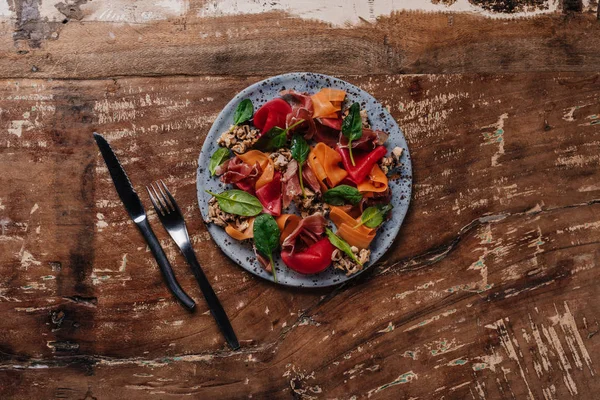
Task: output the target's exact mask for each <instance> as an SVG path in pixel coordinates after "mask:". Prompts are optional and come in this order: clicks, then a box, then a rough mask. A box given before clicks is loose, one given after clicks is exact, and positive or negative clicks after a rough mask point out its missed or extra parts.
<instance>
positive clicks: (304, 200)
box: [293, 186, 329, 218]
mask: <svg viewBox="0 0 600 400" xmlns="http://www.w3.org/2000/svg"><path fill="white" fill-rule="evenodd" d="M293 201H294V203H295V204H296V207H297V208H298V211H300V215H301V216H302V218H306V217H308V216H310V215H314V214H321V215H323V216H325V217H327V214H328V213H329V206H328V205H327V203H325V202H323V201H322V200H321V199H320V196H318V195H316V194H315V193H314V192H313V191H312V190H310V189H309V188H307V187H306V186H304V197H302V195H301V194H299V195H298V196H296V197H294V199H293Z"/></svg>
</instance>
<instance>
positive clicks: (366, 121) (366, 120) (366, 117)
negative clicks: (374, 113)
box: [360, 108, 371, 129]
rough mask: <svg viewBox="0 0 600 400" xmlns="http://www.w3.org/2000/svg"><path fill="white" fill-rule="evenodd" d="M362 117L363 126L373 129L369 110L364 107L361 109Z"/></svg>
mask: <svg viewBox="0 0 600 400" xmlns="http://www.w3.org/2000/svg"><path fill="white" fill-rule="evenodd" d="M360 117H361V118H362V126H363V128H367V129H371V124H370V123H369V115H368V114H367V110H365V109H364V108H363V109H362V110H360Z"/></svg>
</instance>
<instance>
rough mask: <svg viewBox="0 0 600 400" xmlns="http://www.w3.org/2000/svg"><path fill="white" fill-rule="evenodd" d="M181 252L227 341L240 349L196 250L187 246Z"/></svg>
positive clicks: (234, 348) (231, 345)
mask: <svg viewBox="0 0 600 400" xmlns="http://www.w3.org/2000/svg"><path fill="white" fill-rule="evenodd" d="M181 252H182V254H183V256H184V257H185V259H186V261H187V262H188V264H190V267H191V268H192V272H193V273H194V276H195V277H196V280H197V281H198V284H199V285H200V290H202V294H204V298H205V299H206V303H207V304H208V308H209V309H210V313H211V314H212V316H213V318H214V319H215V321H216V322H217V325H218V326H219V329H221V332H222V333H223V336H224V337H225V340H226V341H227V343H228V344H229V346H230V347H231V348H232V349H233V350H237V349H239V348H240V343H239V342H238V339H237V337H236V336H235V332H234V331H233V327H232V326H231V322H229V318H228V317H227V313H226V312H225V310H224V309H223V306H222V305H221V302H220V301H219V298H218V297H217V294H216V293H215V291H214V290H213V288H212V286H211V285H210V283H209V282H208V279H206V275H204V271H202V268H201V267H200V263H198V259H197V258H196V254H195V253H194V249H192V247H191V246H185V247H184V248H183V249H181Z"/></svg>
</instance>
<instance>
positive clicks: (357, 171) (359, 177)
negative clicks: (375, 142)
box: [337, 146, 387, 184]
mask: <svg viewBox="0 0 600 400" xmlns="http://www.w3.org/2000/svg"><path fill="white" fill-rule="evenodd" d="M337 151H338V153H340V155H341V156H342V164H344V169H345V170H346V171H347V172H348V176H349V177H350V178H351V179H352V180H353V181H354V182H356V183H357V184H358V183H361V182H362V181H364V180H365V179H366V177H367V176H368V175H369V172H371V168H373V165H375V164H376V163H377V161H379V160H380V159H382V158H383V156H385V154H386V153H387V150H386V148H385V146H377V147H375V148H374V149H373V150H371V151H370V152H368V153H364V152H362V153H359V152H354V162H355V164H356V165H352V162H351V161H350V154H349V152H348V149H347V148H345V147H340V146H337Z"/></svg>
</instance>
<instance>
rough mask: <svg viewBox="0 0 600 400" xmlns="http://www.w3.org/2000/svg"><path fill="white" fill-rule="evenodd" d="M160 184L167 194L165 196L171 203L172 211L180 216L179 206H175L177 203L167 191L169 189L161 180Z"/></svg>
mask: <svg viewBox="0 0 600 400" xmlns="http://www.w3.org/2000/svg"><path fill="white" fill-rule="evenodd" d="M160 183H162V185H163V187H164V188H165V192H166V193H167V196H168V197H169V200H170V201H171V206H172V208H173V211H178V212H179V213H180V214H181V211H180V210H179V206H178V205H177V202H176V201H175V198H174V197H173V195H172V194H171V192H170V191H169V188H168V187H167V185H165V183H164V182H163V180H162V179H161V180H160Z"/></svg>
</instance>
